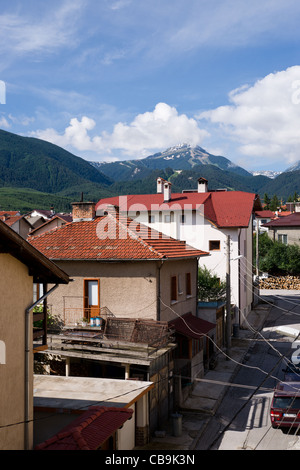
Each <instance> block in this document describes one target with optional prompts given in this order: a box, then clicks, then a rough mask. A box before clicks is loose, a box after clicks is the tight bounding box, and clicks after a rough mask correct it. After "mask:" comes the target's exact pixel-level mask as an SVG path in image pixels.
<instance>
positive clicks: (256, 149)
mask: <svg viewBox="0 0 300 470" xmlns="http://www.w3.org/2000/svg"><path fill="white" fill-rule="evenodd" d="M229 101H230V104H229V105H227V106H220V107H218V108H216V109H213V110H208V111H205V112H202V113H200V114H199V115H198V116H197V117H198V119H200V120H204V119H205V120H207V121H209V122H211V123H212V124H213V125H215V126H219V128H221V129H222V131H223V134H224V135H225V136H226V137H227V138H229V139H231V140H234V141H235V142H238V144H239V150H240V152H241V153H242V154H243V155H248V156H249V157H252V159H253V165H255V164H257V163H260V164H261V163H262V159H265V161H266V163H268V162H270V161H272V162H276V161H277V162H280V161H284V162H286V163H293V162H295V161H297V160H299V159H300V153H299V147H300V126H299V123H300V66H294V67H290V68H288V69H287V70H284V71H280V72H275V73H272V74H269V75H267V76H266V77H264V78H262V79H261V80H258V81H257V82H256V83H255V84H254V85H253V86H244V87H241V88H239V89H237V90H233V91H232V92H231V93H230V94H229Z"/></svg>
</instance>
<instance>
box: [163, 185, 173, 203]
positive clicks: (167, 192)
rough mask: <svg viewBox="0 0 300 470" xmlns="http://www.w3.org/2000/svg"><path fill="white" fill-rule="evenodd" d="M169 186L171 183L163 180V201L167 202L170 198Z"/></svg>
mask: <svg viewBox="0 0 300 470" xmlns="http://www.w3.org/2000/svg"><path fill="white" fill-rule="evenodd" d="M171 186H172V184H171V183H169V182H168V181H164V202H169V201H170V200H171Z"/></svg>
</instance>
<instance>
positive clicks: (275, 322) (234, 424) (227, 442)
mask: <svg viewBox="0 0 300 470" xmlns="http://www.w3.org/2000/svg"><path fill="white" fill-rule="evenodd" d="M275 292H276V294H277V295H276V296H275V295H274V291H264V293H267V296H266V297H264V298H265V299H266V301H267V302H270V304H271V302H274V305H273V306H272V308H271V310H270V313H269V315H268V317H267V319H266V321H265V324H264V326H263V329H262V330H261V332H260V334H258V335H257V336H256V339H255V340H253V343H252V344H251V346H250V348H249V351H248V353H247V355H246V356H245V360H244V363H243V364H242V365H241V366H240V367H239V370H238V372H237V374H236V376H235V378H234V379H233V386H230V387H229V388H228V391H227V393H226V395H225V396H224V398H223V400H222V402H221V404H220V406H219V407H218V410H217V412H216V413H215V415H214V416H213V417H212V418H211V420H210V422H209V424H208V426H207V428H206V430H205V432H204V433H203V435H202V436H201V438H200V439H199V441H198V442H197V446H196V447H195V449H197V450H300V431H299V432H298V433H297V432H295V431H294V430H293V431H290V430H289V431H285V432H283V431H282V430H281V429H273V428H272V427H271V421H270V404H271V400H272V396H273V388H274V387H275V385H276V384H277V383H278V381H280V380H283V371H282V369H283V368H284V367H285V365H286V363H285V359H284V358H283V357H282V356H284V357H285V358H287V360H288V361H290V360H291V356H292V354H293V352H294V351H295V347H294V348H293V347H292V346H295V345H292V343H293V342H294V341H295V337H293V336H290V335H287V334H285V333H284V332H282V331H281V329H280V328H279V327H284V328H285V330H284V331H290V330H292V331H295V330H297V329H299V330H300V292H299V294H297V292H296V291H275ZM278 328H279V329H278ZM282 330H283V328H282ZM299 380H300V378H299ZM238 385H243V386H245V388H242V387H241V386H238Z"/></svg>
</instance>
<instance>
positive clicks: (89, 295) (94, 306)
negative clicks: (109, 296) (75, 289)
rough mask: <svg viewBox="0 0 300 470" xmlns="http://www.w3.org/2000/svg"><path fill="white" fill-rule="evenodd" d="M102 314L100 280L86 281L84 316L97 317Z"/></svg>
mask: <svg viewBox="0 0 300 470" xmlns="http://www.w3.org/2000/svg"><path fill="white" fill-rule="evenodd" d="M99 314H100V282H99V279H85V280H84V316H85V317H86V318H88V319H89V318H91V317H97V316H98V315H99Z"/></svg>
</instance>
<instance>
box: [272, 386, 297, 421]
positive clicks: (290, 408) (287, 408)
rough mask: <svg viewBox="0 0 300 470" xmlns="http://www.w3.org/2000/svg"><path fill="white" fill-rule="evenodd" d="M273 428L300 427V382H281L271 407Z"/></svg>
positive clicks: (276, 389) (275, 391)
mask: <svg viewBox="0 0 300 470" xmlns="http://www.w3.org/2000/svg"><path fill="white" fill-rule="evenodd" d="M270 416H271V423H272V427H273V428H297V427H300V382H279V383H278V385H277V387H276V388H275V390H274V395H273V399H272V403H271V409H270Z"/></svg>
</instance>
